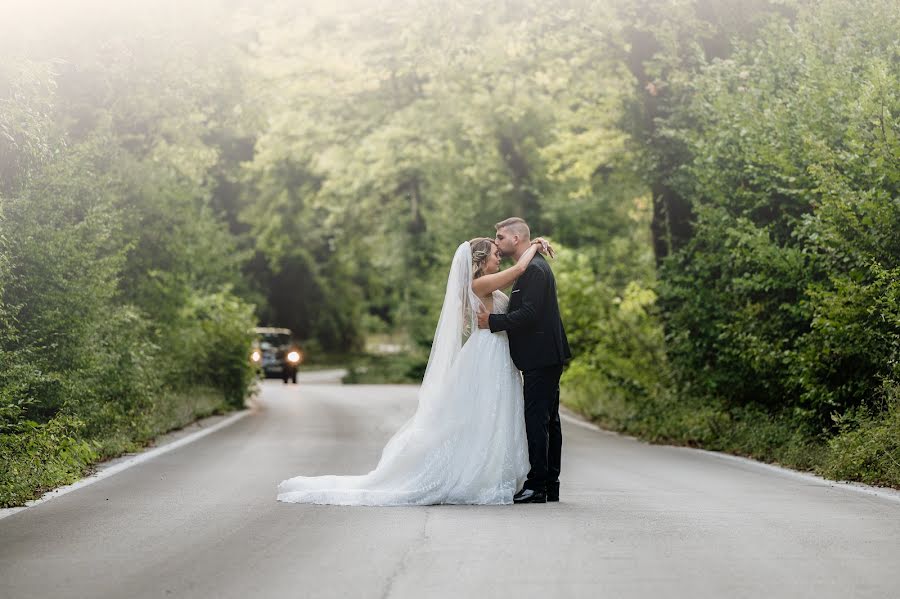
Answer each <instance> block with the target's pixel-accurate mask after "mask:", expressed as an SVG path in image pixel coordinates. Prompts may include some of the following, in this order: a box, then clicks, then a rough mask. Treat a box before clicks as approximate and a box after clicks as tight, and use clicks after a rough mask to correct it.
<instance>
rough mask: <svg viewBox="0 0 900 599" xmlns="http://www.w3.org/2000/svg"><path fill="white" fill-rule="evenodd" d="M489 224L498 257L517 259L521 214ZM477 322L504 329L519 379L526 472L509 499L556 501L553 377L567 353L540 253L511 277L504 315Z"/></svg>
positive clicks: (522, 234) (558, 438) (523, 239)
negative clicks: (528, 466)
mask: <svg viewBox="0 0 900 599" xmlns="http://www.w3.org/2000/svg"><path fill="white" fill-rule="evenodd" d="M494 228H495V229H497V238H496V240H495V243H496V244H497V248H498V249H499V250H500V253H501V254H503V255H504V256H507V257H511V258H512V259H513V260H518V259H519V258H520V257H521V256H522V254H523V253H524V252H525V251H526V250H527V249H528V248H529V246H530V245H531V232H530V230H529V228H528V225H527V224H526V223H525V221H524V220H522V219H521V218H508V219H506V220H505V221H503V222H499V223H497V224H496V225H494ZM478 326H479V327H480V328H482V329H488V328H489V329H490V330H491V332H492V333H496V332H498V331H507V334H508V335H509V353H510V355H511V357H512V360H513V363H514V364H515V365H516V368H518V369H519V370H521V371H522V375H523V378H524V383H525V389H524V391H525V432H526V434H527V435H528V459H529V461H530V462H531V470H530V471H529V472H528V479H527V480H526V481H525V485H524V487H523V488H522V490H521V491H519V492H518V493H516V495H515V496H514V497H513V501H514V502H515V503H546V502H548V501H559V469H560V454H561V451H562V430H561V428H560V424H559V377H560V375H561V374H562V371H563V364H564V363H565V362H567V361H569V360H570V359H571V357H572V353H571V352H570V351H569V342H568V340H567V339H566V331H565V330H564V329H563V324H562V319H561V318H560V316H559V304H558V303H557V300H556V279H554V278H553V271H552V270H550V265H549V264H547V261H546V260H545V259H544V257H543V256H542V255H540V254H537V255H535V257H534V259H533V260H532V261H531V264H529V265H528V268H526V269H525V272H524V273H523V274H522V276H520V277H519V278H518V280H516V282H515V284H514V285H513V288H512V292H511V293H510V298H509V310H508V311H507V313H506V314H488V313H486V312H483V313H480V314H479V315H478Z"/></svg>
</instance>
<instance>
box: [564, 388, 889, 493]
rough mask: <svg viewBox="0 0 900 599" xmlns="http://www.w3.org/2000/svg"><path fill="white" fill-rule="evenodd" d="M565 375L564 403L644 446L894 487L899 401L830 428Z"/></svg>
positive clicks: (786, 415)
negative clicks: (629, 392) (624, 394)
mask: <svg viewBox="0 0 900 599" xmlns="http://www.w3.org/2000/svg"><path fill="white" fill-rule="evenodd" d="M569 383H570V384H568V385H567V384H566V381H565V380H564V383H563V387H562V401H563V403H564V404H565V405H566V406H567V407H569V408H570V409H572V410H573V411H575V412H578V413H580V414H581V415H583V416H585V417H586V418H588V419H589V420H591V421H592V422H594V423H596V424H597V425H598V426H600V427H602V428H605V429H608V430H613V431H618V432H622V433H626V434H629V435H632V436H634V437H637V438H640V439H644V440H646V441H649V442H651V443H661V444H670V445H681V446H689V447H700V448H703V449H709V450H712V451H721V452H725V453H730V454H734V455H740V456H745V457H749V458H753V459H756V460H760V461H763V462H769V463H774V464H779V465H782V466H786V467H789V468H793V469H796V470H803V471H808V472H813V473H816V474H819V475H821V476H824V477H826V478H829V479H832V480H846V481H856V482H863V483H867V484H872V485H880V486H886V487H893V488H896V489H900V402H898V401H896V399H895V400H894V401H893V402H892V403H890V404H889V405H888V406H886V409H884V410H883V411H880V412H878V413H877V414H873V413H854V414H848V415H845V416H844V417H843V418H842V419H841V420H840V422H839V426H838V429H837V430H836V431H823V430H815V429H812V428H810V427H809V425H808V424H806V423H805V422H804V421H803V420H802V419H801V418H800V417H799V416H797V415H793V414H790V413H783V414H775V415H773V414H769V413H766V412H763V411H761V410H754V409H751V408H730V409H729V408H726V407H725V406H720V405H712V404H708V403H702V402H700V401H697V400H690V399H684V398H676V397H673V396H671V395H670V394H666V393H665V392H663V393H659V394H658V397H657V398H655V399H652V400H651V399H645V400H643V401H635V400H625V399H618V400H611V399H609V398H610V395H609V394H606V393H604V392H603V389H600V388H592V386H591V384H590V381H588V380H578V381H577V382H575V381H570V382H569Z"/></svg>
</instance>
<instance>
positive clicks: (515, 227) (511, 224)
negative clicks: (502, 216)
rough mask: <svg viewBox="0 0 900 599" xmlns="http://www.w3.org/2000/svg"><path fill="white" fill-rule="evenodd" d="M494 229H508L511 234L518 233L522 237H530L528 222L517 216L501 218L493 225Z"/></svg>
mask: <svg viewBox="0 0 900 599" xmlns="http://www.w3.org/2000/svg"><path fill="white" fill-rule="evenodd" d="M494 229H496V230H497V231H499V230H500V229H508V230H509V231H510V232H511V233H512V234H513V235H518V236H519V237H521V238H522V239H531V229H529V228H528V223H526V222H525V219H522V218H519V217H518V216H514V217H512V218H507V219H506V220H501V221H500V222H499V223H497V224H496V225H494Z"/></svg>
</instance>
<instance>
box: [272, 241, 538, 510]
mask: <svg viewBox="0 0 900 599" xmlns="http://www.w3.org/2000/svg"><path fill="white" fill-rule="evenodd" d="M471 284H472V253H471V249H470V247H469V243H468V242H465V243H463V244H462V245H460V246H459V248H457V250H456V254H455V255H454V258H453V264H452V266H451V268H450V276H449V278H448V281H447V291H446V293H445V296H444V304H443V307H442V309H441V316H440V319H439V321H438V326H437V330H436V331H435V337H434V341H433V343H432V347H431V355H430V357H429V360H428V367H427V369H426V372H425V377H424V379H423V381H422V385H421V387H420V388H419V393H418V405H417V409H416V412H415V414H414V415H413V416H412V418H410V419H409V421H407V422H406V423H405V424H404V425H403V426H402V427H401V428H400V430H398V431H397V432H396V433H395V434H394V436H393V437H392V438H391V439H390V440H389V441H388V442H387V445H386V446H385V447H384V450H383V451H382V455H381V459H380V460H379V462H378V465H377V466H376V467H375V469H374V470H372V471H371V472H369V473H368V474H364V475H359V476H335V475H326V476H296V477H294V478H289V479H287V480H284V481H282V482H281V483H280V484H279V485H278V495H277V499H278V501H284V502H290V503H318V504H331V505H377V506H399V505H433V504H441V503H450V504H510V503H512V498H513V495H514V494H515V493H516V491H517V490H518V489H519V488H520V487H521V486H522V483H523V482H524V481H525V476H526V474H527V473H528V468H529V464H528V445H527V441H526V437H525V421H524V416H523V409H524V408H523V401H522V378H521V374H520V373H519V371H518V370H517V369H516V367H515V366H514V365H513V363H512V359H511V358H510V356H509V343H508V341H507V337H506V333H491V332H490V331H489V330H482V329H478V328H477V321H476V319H475V314H476V311H477V310H478V308H479V307H482V306H483V305H482V303H481V302H480V300H479V299H478V298H477V297H475V295H474V294H473V293H472V291H471ZM508 305H509V298H507V297H506V295H505V294H503V293H502V292H500V291H495V292H494V294H493V308H492V311H493V312H496V313H502V312H505V311H506V309H507V307H508Z"/></svg>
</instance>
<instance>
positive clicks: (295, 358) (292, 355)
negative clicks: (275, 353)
mask: <svg viewBox="0 0 900 599" xmlns="http://www.w3.org/2000/svg"><path fill="white" fill-rule="evenodd" d="M287 359H288V362H290V363H292V364H296V363H297V362H299V361H300V352H298V351H291V352H288V355H287Z"/></svg>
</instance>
